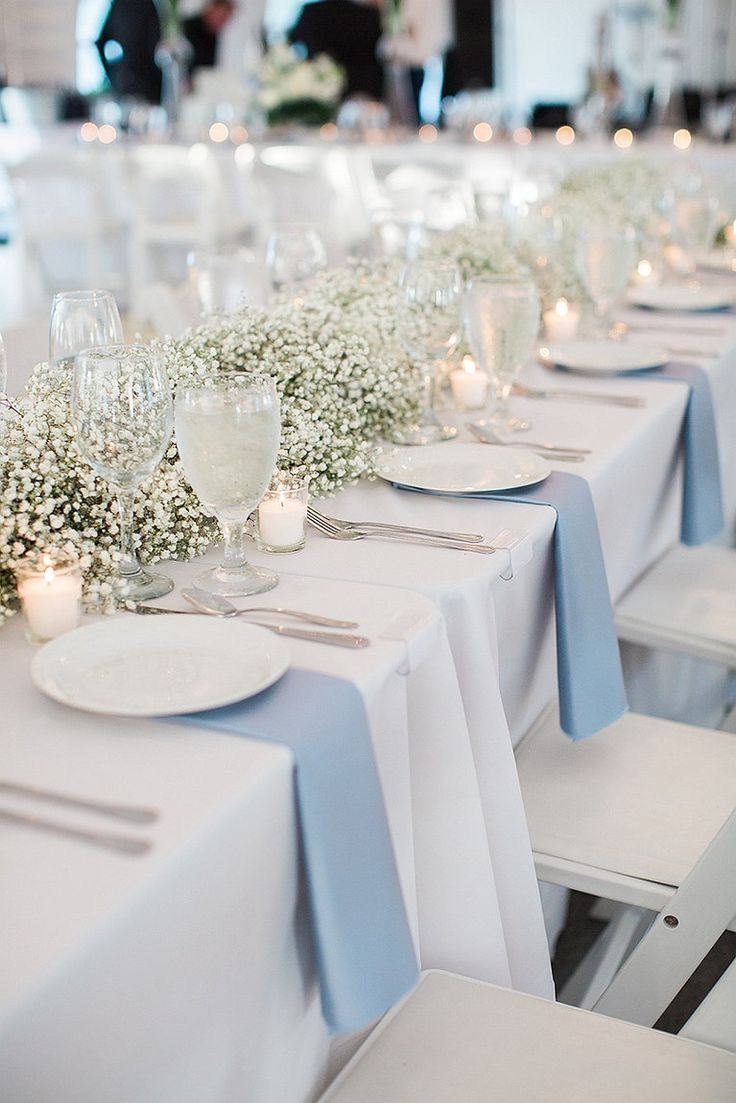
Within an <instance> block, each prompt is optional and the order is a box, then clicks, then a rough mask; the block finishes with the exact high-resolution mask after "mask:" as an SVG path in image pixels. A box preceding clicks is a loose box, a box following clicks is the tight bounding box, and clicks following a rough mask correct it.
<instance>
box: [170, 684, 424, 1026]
mask: <svg viewBox="0 0 736 1103" xmlns="http://www.w3.org/2000/svg"><path fill="white" fill-rule="evenodd" d="M176 719H177V720H182V719H183V720H184V721H186V722H188V723H190V724H195V725H197V726H199V727H203V728H214V729H216V730H217V731H224V732H229V733H230V734H232V735H245V736H249V737H252V738H254V739H263V740H265V741H266V742H269V743H283V744H284V745H285V746H287V747H290V748H291V750H292V752H293V755H294V761H295V776H296V800H297V811H298V815H299V828H300V833H301V847H302V851H303V855H304V865H305V869H306V878H307V886H308V891H309V905H310V913H311V918H312V927H313V933H314V941H315V949H316V960H317V970H318V974H319V979H320V988H321V992H320V995H321V1000H322V1014H323V1016H324V1019H325V1022H326V1023H327V1025H328V1027H329V1029H330V1031H331V1033H334V1034H340V1033H343V1032H345V1031H351V1030H357V1029H358V1028H359V1027H362V1026H365V1025H366V1024H367V1023H369V1022H372V1021H373V1020H374V1019H376V1018H377V1017H378V1016H379V1015H382V1014H383V1013H384V1012H385V1011H387V1010H388V1008H389V1007H391V1006H392V1005H393V1004H394V1003H396V1001H397V1000H398V999H399V998H400V997H401V996H403V995H404V994H405V993H406V992H408V991H409V989H410V988H412V987H413V985H414V984H415V983H416V981H417V979H418V972H417V963H416V957H415V953H414V947H413V943H412V939H411V935H410V933H409V925H408V922H407V918H406V911H405V909H404V902H403V899H402V896H401V889H400V887H399V879H398V874H397V871H396V863H395V860H394V854H393V849H392V846H391V839H390V837H389V831H388V824H387V821H386V812H385V808H384V803H383V795H382V793H381V786H380V782H379V780H378V774H377V771H376V763H375V759H374V757H373V748H372V746H371V737H370V732H369V730H368V722H367V720H366V715H365V709H364V706H363V701H362V698H361V696H360V694H359V693H358V691H357V689H356V688H355V686H353V685H352V684H351V683H350V682H346V681H344V680H343V679H341V678H332V677H329V676H328V675H326V674H318V673H313V672H311V671H305V670H290V671H288V672H287V674H285V676H284V677H283V678H282V679H281V681H280V682H278V683H277V684H276V685H274V686H272V687H271V688H270V689H267V690H265V691H264V692H263V693H260V694H258V696H256V697H252V698H250V700H247V701H241V702H239V703H238V704H236V705H230V706H228V707H227V708H222V709H213V710H212V711H210V712H200V713H196V714H192V715H189V716H186V717H177V718H176ZM234 845H237V841H236V840H234Z"/></svg>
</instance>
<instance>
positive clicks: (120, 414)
mask: <svg viewBox="0 0 736 1103" xmlns="http://www.w3.org/2000/svg"><path fill="white" fill-rule="evenodd" d="M72 417H73V420H74V426H75V429H76V435H77V445H78V447H79V451H80V453H81V455H82V458H83V459H84V460H86V462H87V463H88V464H89V465H90V467H91V468H92V470H93V471H94V472H95V473H96V474H97V475H99V476H100V477H101V478H103V479H104V480H105V482H107V483H108V484H109V485H110V486H111V487H112V489H113V490H114V491H115V495H116V497H117V500H118V511H119V515H120V552H121V556H122V562H121V564H120V567H119V572H118V579H117V583H116V591H117V595H118V597H119V598H120V600H122V601H135V602H139V601H150V600H151V599H152V598H156V597H162V596H163V595H164V594H168V593H169V592H170V591H171V590H173V588H174V583H173V582H172V580H171V579H170V578H168V577H167V576H166V575H162V574H154V573H153V572H152V571H147V570H146V569H145V568H143V567H142V566H141V565H140V563H139V562H138V558H137V556H136V554H135V551H134V542H133V531H134V520H133V502H134V499H135V496H136V492H137V491H138V488H139V487H140V485H141V483H143V482H144V481H145V480H146V479H148V478H149V477H150V476H151V475H152V474H153V472H154V471H155V469H156V468H157V467H158V465H159V463H160V462H161V460H162V458H163V455H164V453H165V451H166V449H167V448H168V446H169V443H170V441H171V430H172V428H173V403H172V399H171V392H170V390H169V382H168V379H167V376H166V371H165V369H164V366H163V364H162V362H161V360H160V359H159V357H158V356H157V355H156V354H155V353H154V352H152V351H151V349H149V348H145V347H144V346H142V345H109V346H106V347H102V348H94V349H85V350H83V351H82V352H79V353H78V354H77V357H76V364H75V367H74V376H73V382H72Z"/></svg>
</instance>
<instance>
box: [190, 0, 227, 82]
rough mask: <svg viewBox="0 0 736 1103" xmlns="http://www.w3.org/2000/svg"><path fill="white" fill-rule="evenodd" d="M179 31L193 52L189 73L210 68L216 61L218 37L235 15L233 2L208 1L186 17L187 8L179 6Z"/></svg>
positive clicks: (221, 0) (225, 0) (224, 0)
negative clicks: (180, 16)
mask: <svg viewBox="0 0 736 1103" xmlns="http://www.w3.org/2000/svg"><path fill="white" fill-rule="evenodd" d="M180 10H181V15H182V19H181V29H182V32H183V34H184V35H185V37H186V38H187V39H188V40H189V44H190V45H191V47H192V50H193V51H194V53H193V56H192V59H191V62H190V68H191V72H194V71H195V70H196V69H200V68H212V66H214V65H215V64H216V63H217V60H218V56H217V55H218V44H219V41H220V35H221V34H222V33H223V31H224V30H225V27H226V26H227V24H228V23H229V22H230V20H231V19H232V17H233V15H234V13H235V2H234V0H209V2H206V3H204V5H203V6H201V10H200V11H198V12H193V13H192V14H191V15H187V14H186V12H187V8H186V6H185V5H184V4H182V5H180Z"/></svg>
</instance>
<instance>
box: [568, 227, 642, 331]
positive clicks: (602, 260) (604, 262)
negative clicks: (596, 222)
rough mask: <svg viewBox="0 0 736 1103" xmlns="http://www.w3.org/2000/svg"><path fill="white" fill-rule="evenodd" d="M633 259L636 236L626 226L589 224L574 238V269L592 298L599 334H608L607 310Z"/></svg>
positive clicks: (618, 293)
mask: <svg viewBox="0 0 736 1103" xmlns="http://www.w3.org/2000/svg"><path fill="white" fill-rule="evenodd" d="M636 259H637V257H636V235H635V234H634V231H633V230H632V229H631V227H630V226H625V227H614V226H591V227H588V228H587V229H585V230H583V233H582V235H581V237H580V239H579V240H578V244H577V263H578V270H579V272H580V276H581V279H582V280H583V283H584V285H585V288H586V290H587V292H588V294H589V295H590V297H591V299H592V300H593V311H594V331H595V333H596V334H597V335H598V336H599V337H606V336H608V332H609V330H610V328H611V311H612V310H613V307H614V306H615V305H616V303H617V302H618V300H619V299H620V298H621V296H622V295H623V293H624V291H625V290H626V286H627V284H628V282H629V278H630V276H631V273H632V271H633V269H634V265H635V264H636Z"/></svg>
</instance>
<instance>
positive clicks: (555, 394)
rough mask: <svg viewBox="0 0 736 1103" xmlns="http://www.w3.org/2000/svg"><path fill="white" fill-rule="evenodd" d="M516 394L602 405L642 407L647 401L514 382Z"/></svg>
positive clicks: (624, 396)
mask: <svg viewBox="0 0 736 1103" xmlns="http://www.w3.org/2000/svg"><path fill="white" fill-rule="evenodd" d="M513 391H514V394H518V395H520V396H521V397H522V398H545V399H546V398H550V399H561V400H562V401H566V400H570V399H573V400H575V401H576V402H578V401H579V402H593V403H596V404H598V405H600V406H627V407H630V408H632V409H633V408H641V407H642V406H645V405H646V403H645V401H644V399H643V398H635V397H634V396H633V395H615V394H598V393H596V392H594V391H575V390H567V389H566V388H565V389H564V390H563V389H562V388H560V389H559V390H548V389H542V388H540V387H527V386H526V384H523V383H514V385H513Z"/></svg>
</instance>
